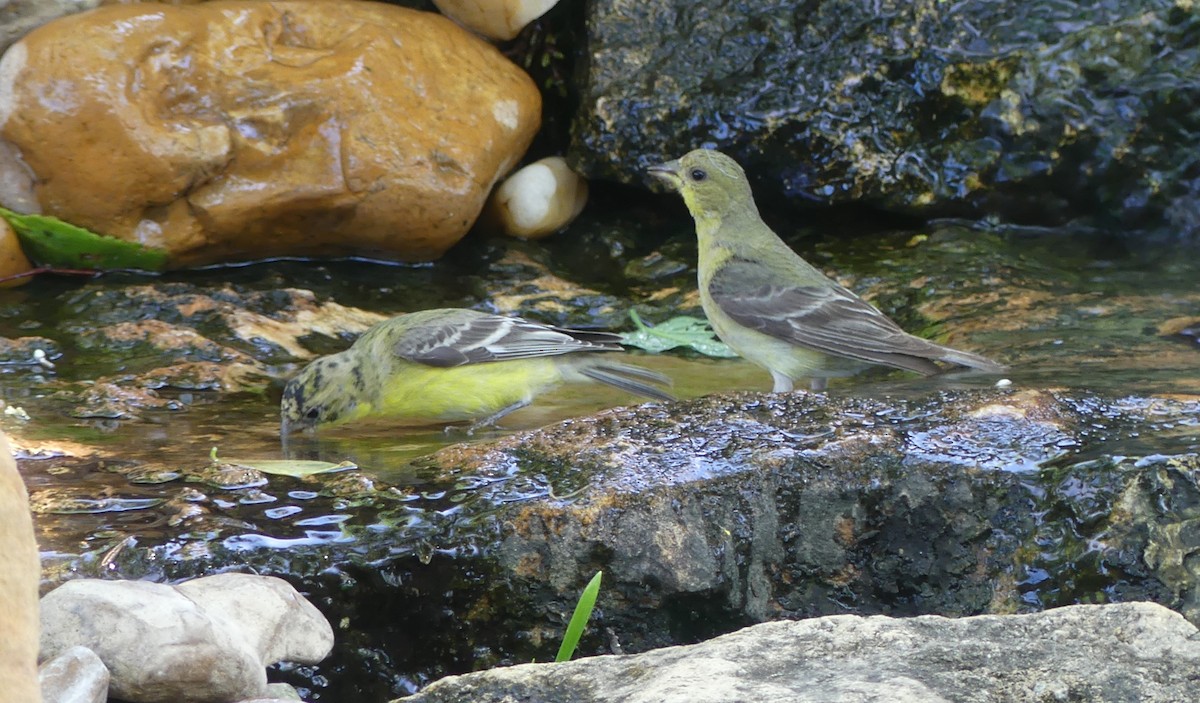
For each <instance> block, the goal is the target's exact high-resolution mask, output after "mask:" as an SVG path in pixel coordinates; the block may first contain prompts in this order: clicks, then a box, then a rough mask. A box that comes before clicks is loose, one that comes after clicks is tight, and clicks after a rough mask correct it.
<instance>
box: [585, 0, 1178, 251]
mask: <svg viewBox="0 0 1200 703" xmlns="http://www.w3.org/2000/svg"><path fill="white" fill-rule="evenodd" d="M588 7H589V16H588V19H587V22H588V46H587V49H586V52H585V68H584V72H583V73H584V79H583V82H582V88H581V97H580V100H579V105H580V108H579V110H578V112H577V114H576V117H575V121H574V132H573V136H574V140H573V144H572V150H571V156H572V158H573V160H574V162H575V164H576V165H577V166H578V167H579V168H580V169H582V171H583V172H584V173H585V174H586V175H587V176H589V177H591V178H603V179H610V180H616V181H620V182H623V183H640V182H642V179H643V177H644V176H643V171H644V168H645V167H646V166H647V165H649V164H651V163H654V162H658V161H661V160H663V159H664V158H668V157H675V156H678V155H680V154H682V153H684V152H686V151H688V150H690V149H692V148H695V147H699V146H716V147H719V148H723V149H724V150H726V151H729V152H730V153H731V154H732V155H733V156H734V157H735V158H738V159H739V160H740V161H742V163H743V164H744V165H746V166H747V167H748V168H749V171H750V172H751V174H752V175H753V176H754V177H755V178H757V179H758V181H759V182H758V183H757V184H756V186H757V188H758V191H759V193H760V195H761V196H762V199H764V200H767V199H769V198H770V197H771V196H785V197H787V198H789V199H792V200H793V201H795V202H797V203H801V204H803V203H812V204H832V203H858V204H872V205H874V206H876V207H879V208H884V209H887V210H890V211H892V212H903V213H913V214H919V215H922V216H928V215H934V214H948V213H949V214H970V215H972V216H979V215H982V214H991V213H995V214H999V215H1001V216H1002V217H1005V218H1008V219H1010V220H1012V221H1016V222H1024V223H1041V224H1047V223H1057V222H1062V221H1064V220H1066V219H1070V218H1073V217H1079V216H1092V215H1095V214H1096V213H1097V212H1105V213H1112V216H1113V217H1116V218H1118V219H1119V220H1120V221H1121V222H1122V223H1124V224H1135V223H1141V222H1147V221H1148V222H1153V223H1161V222H1163V221H1164V219H1169V220H1170V221H1172V222H1173V223H1175V224H1176V225H1177V226H1181V227H1184V228H1185V229H1188V230H1191V231H1193V232H1194V231H1195V223H1196V221H1197V220H1196V217H1195V213H1194V211H1195V207H1194V204H1193V203H1194V200H1195V199H1194V191H1195V185H1194V184H1195V182H1196V179H1197V177H1198V174H1197V172H1196V169H1195V164H1194V163H1193V160H1192V159H1191V156H1190V155H1191V154H1193V153H1194V152H1195V149H1196V148H1197V145H1198V144H1197V143H1198V141H1200V121H1198V120H1197V118H1196V112H1195V110H1194V109H1193V106H1194V105H1195V103H1196V101H1197V98H1198V94H1197V88H1196V84H1195V81H1193V80H1192V79H1191V76H1193V75H1195V73H1196V71H1197V70H1200V51H1197V49H1196V42H1195V36H1196V33H1197V28H1198V27H1200V18H1198V16H1197V15H1196V13H1194V12H1192V11H1191V10H1189V9H1187V8H1186V7H1185V6H1183V5H1179V4H1177V3H1173V2H1162V1H1161V0H1138V1H1137V2H1114V1H1112V0H1093V1H1090V2H1082V3H1058V2H1048V1H1046V2H1043V1H1039V2H1030V3H1022V4H1021V5H1020V6H1019V7H1015V8H1012V11H1011V12H1007V11H1006V12H1002V13H998V12H996V8H995V6H994V5H993V4H991V3H987V2H966V3H957V4H955V5H953V6H952V7H951V6H947V5H944V4H942V3H938V2H935V1H934V0H921V1H920V2H916V3H912V2H895V1H891V0H889V1H886V2H883V3H879V2H874V1H872V0H838V1H837V2H824V3H800V4H797V3H794V2H786V3H784V2H778V1H777V0H760V1H759V2H752V3H733V4H724V5H721V6H720V7H719V8H718V7H716V6H711V5H698V4H696V3H693V2H689V0H653V1H651V2H644V3H637V4H635V5H630V4H628V3H624V2H615V1H613V0H607V1H603V2H594V3H590V4H589V6H588Z"/></svg>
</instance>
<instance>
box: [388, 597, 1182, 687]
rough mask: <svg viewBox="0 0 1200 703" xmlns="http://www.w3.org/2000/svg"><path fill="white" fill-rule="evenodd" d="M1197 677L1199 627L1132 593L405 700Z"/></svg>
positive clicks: (700, 650)
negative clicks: (1132, 598)
mask: <svg viewBox="0 0 1200 703" xmlns="http://www.w3.org/2000/svg"><path fill="white" fill-rule="evenodd" d="M1197 676H1200V642H1198V641H1197V637H1196V627H1195V626H1194V625H1192V624H1190V623H1188V622H1186V621H1185V620H1184V619H1183V618H1181V617H1179V615H1178V614H1177V613H1173V612H1171V611H1169V610H1167V609H1165V608H1162V607H1160V606H1156V605H1153V604H1149V603H1127V604H1121V605H1106V606H1073V607H1068V608H1060V609H1057V610H1052V611H1049V612H1045V613H1036V614H1032V615H1020V616H1011V617H1002V616H994V615H984V616H978V617H972V618H963V619H958V620H954V619H947V618H942V617H937V616H922V617H917V618H906V619H892V618H887V617H881V616H875V617H869V618H862V617H857V616H853V615H837V616H831V617H826V618H816V619H811V620H802V621H800V622H774V623H768V624H762V625H755V626H753V627H748V628H746V629H744V630H741V631H739V632H735V633H733V634H729V635H724V636H722V637H718V638H716V639H713V640H709V641H707V642H703V643H700V644H694V645H690V646H686V647H672V648H669V649H658V650H653V651H650V652H646V653H644V654H638V655H632V656H623V657H594V658H589V659H584V660H581V661H574V662H568V663H564V664H524V665H520V666H514V667H511V668H504V669H493V670H491V671H484V672H479V673H475V674H468V675H466V676H455V677H450V678H448V679H444V680H442V681H438V682H437V683H435V684H433V685H432V686H430V687H429V688H427V689H425V690H424V691H422V692H420V693H419V694H417V695H415V696H412V697H409V698H405V699H403V700H405V701H409V702H410V703H468V702H469V703H493V702H494V703H501V702H507V701H514V700H520V701H527V702H528V703H550V702H551V701H553V702H555V703H561V702H566V701H571V702H572V703H599V702H601V701H613V702H617V701H620V702H621V703H643V702H644V703H651V702H654V703H676V702H678V703H688V702H690V701H695V700H697V695H700V696H702V698H701V700H705V701H782V700H788V701H796V702H801V703H816V702H818V701H831V700H836V701H841V702H842V703H869V702H874V701H883V700H886V701H892V702H894V703H943V702H947V701H968V700H1007V701H1068V700H1085V701H1094V702H1096V703H1101V702H1111V703H1125V702H1126V701H1143V702H1144V703H1149V702H1151V701H1154V702H1158V703H1168V702H1171V701H1181V700H1187V699H1188V698H1189V697H1190V696H1191V695H1193V694H1192V691H1193V685H1194V684H1193V682H1194V680H1195V679H1196V677H1197ZM701 691H702V692H703V693H700V694H698V692H701Z"/></svg>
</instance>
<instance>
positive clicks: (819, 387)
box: [808, 376, 829, 393]
mask: <svg viewBox="0 0 1200 703" xmlns="http://www.w3.org/2000/svg"><path fill="white" fill-rule="evenodd" d="M828 384H829V379H828V378H817V377H816V376H814V377H812V378H810V379H809V380H808V387H809V388H811V389H812V391H813V392H814V393H820V392H821V391H824V390H825V386H827V385H828Z"/></svg>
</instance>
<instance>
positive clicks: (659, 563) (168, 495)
mask: <svg viewBox="0 0 1200 703" xmlns="http://www.w3.org/2000/svg"><path fill="white" fill-rule="evenodd" d="M1197 427H1200V403H1198V402H1197V401H1195V400H1191V401H1188V400H1177V399H1171V398H1165V397H1163V398H1123V399H1113V398H1108V399H1106V398H1101V397H1096V396H1087V395H1080V394H1076V393H1069V392H1058V393H1052V392H1047V391H1024V392H1005V391H979V390H976V391H952V390H946V391H944V392H941V393H938V394H934V395H927V396H919V397H901V396H891V397H887V398H879V399H874V400H870V399H852V398H844V397H841V398H839V397H830V396H822V395H809V394H794V395H790V396H771V395H760V394H741V395H735V396H721V397H709V398H703V399H698V400H693V401H688V402H682V403H678V404H673V405H668V406H662V407H659V406H653V405H650V406H643V407H640V408H636V409H629V410H615V411H610V412H606V413H602V414H600V415H598V416H595V417H590V418H581V419H578V420H571V421H566V422H563V423H559V424H556V425H553V426H550V427H547V428H544V429H542V430H537V431H530V432H522V433H517V434H513V435H511V436H509V437H506V438H502V439H498V440H494V441H484V442H477V443H472V444H461V445H454V446H452V447H449V448H447V449H445V450H442V451H440V452H438V453H436V454H434V455H432V456H431V457H428V458H425V459H420V460H416V461H414V462H412V463H410V465H409V468H408V469H407V470H405V471H401V472H391V473H388V474H386V475H384V474H381V473H379V472H372V471H370V470H360V471H356V472H343V473H341V474H335V475H333V476H331V477H309V478H307V479H290V478H286V477H269V479H268V480H267V481H266V482H265V483H264V482H262V481H252V482H249V483H248V484H246V485H243V484H241V483H238V482H232V483H228V484H225V485H221V484H220V482H209V483H207V484H197V483H189V482H185V481H187V479H186V478H185V479H184V481H181V480H178V479H177V480H174V481H171V480H168V481H167V482H166V483H157V484H146V485H141V486H139V487H138V488H137V490H138V491H139V492H143V493H145V494H154V495H157V496H159V497H160V498H165V499H166V500H165V502H163V503H162V504H161V505H160V506H159V507H157V508H155V509H153V510H142V511H138V512H140V513H141V515H140V516H139V517H134V519H133V520H131V521H122V522H121V523H119V524H118V526H117V529H116V530H111V531H109V532H107V533H96V534H91V535H87V534H86V530H87V527H86V526H87V525H88V524H94V523H92V522H91V521H92V520H94V519H95V517H96V516H94V515H92V516H87V515H79V516H77V517H78V518H79V520H78V521H75V522H74V523H72V521H71V520H67V519H59V520H56V522H55V524H56V528H55V530H54V531H52V532H43V534H42V535H41V538H42V540H43V542H44V544H48V545H50V546H51V548H52V549H54V550H55V551H56V552H57V556H56V558H54V559H52V560H51V563H50V564H48V565H47V566H48V567H50V571H49V572H48V574H49V577H50V578H51V579H52V580H59V579H63V578H73V577H75V576H79V575H87V574H96V575H99V574H103V575H105V576H106V577H115V576H120V577H125V578H141V579H147V578H148V579H153V580H173V579H179V578H186V577H189V576H193V575H198V574H202V573H206V572H211V571H213V570H223V569H228V568H250V569H253V570H254V571H255V572H257V573H262V574H277V575H280V576H284V577H285V578H287V579H288V580H289V581H291V582H292V583H293V584H295V585H296V586H297V587H298V588H299V589H300V590H301V591H303V592H305V593H307V594H308V595H309V597H310V598H311V599H312V600H313V602H314V603H315V604H316V605H317V606H318V607H319V608H321V609H322V611H323V612H324V614H325V616H326V617H327V618H328V619H329V620H330V621H331V622H335V623H339V625H338V628H337V645H336V647H335V653H334V656H333V657H332V658H331V659H330V660H329V661H328V662H327V663H325V664H322V665H319V666H316V667H285V668H284V670H282V671H280V672H278V673H277V675H278V676H280V677H282V678H283V679H284V680H291V681H293V682H296V683H298V684H299V685H300V686H301V688H302V689H304V690H307V691H310V692H311V691H314V690H315V691H316V692H317V693H319V694H320V695H322V696H329V697H331V699H341V698H347V697H359V698H361V699H363V700H369V699H379V698H381V697H384V696H386V695H389V694H390V695H396V694H400V693H405V692H412V691H414V690H415V689H416V688H417V687H419V686H420V685H423V684H424V683H427V682H429V681H431V680H433V679H435V678H437V677H439V676H441V675H444V674H448V673H457V672H462V671H468V670H473V669H480V668H487V667H490V666H495V665H498V664H510V663H519V662H523V661H529V660H531V659H534V658H536V659H539V660H545V659H547V658H548V657H549V656H551V655H552V654H553V649H554V648H556V647H557V642H558V638H559V637H561V632H562V628H563V627H564V625H565V621H566V619H567V618H568V617H569V615H570V612H571V610H572V608H573V606H574V602H575V599H576V598H577V597H578V594H579V591H580V590H581V589H582V587H583V584H584V583H585V582H586V581H587V579H588V578H590V576H591V575H592V574H593V573H594V572H595V571H597V570H603V571H604V572H605V581H604V587H603V589H602V591H601V594H600V600H599V606H598V608H599V609H598V612H597V614H596V615H595V616H594V620H593V627H592V628H590V629H589V633H588V634H587V635H586V636H585V638H584V642H583V645H582V651H583V653H585V654H594V653H600V652H607V651H610V650H611V649H612V648H613V647H614V645H615V646H619V647H622V648H623V650H624V651H626V652H640V651H645V650H647V649H650V648H653V647H659V646H665V645H671V644H679V643H688V642H696V641H700V640H702V639H706V638H708V637H712V636H716V635H720V634H723V633H726V632H730V631H733V630H735V629H737V628H740V627H742V626H745V625H748V624H752V623H756V622H760V621H763V620H768V619H780V618H794V617H810V616H819V615H830V614H838V613H845V612H847V611H849V612H853V613H858V614H864V615H869V614H888V615H920V614H930V613H937V614H941V615H974V614H979V613H1016V612H1031V611H1038V610H1041V609H1043V608H1048V607H1052V606H1060V605H1069V604H1072V603H1077V602H1098V603H1105V602H1121V601H1130V600H1152V601H1157V602H1159V603H1162V604H1164V605H1167V606H1169V607H1172V608H1175V609H1178V610H1181V611H1182V612H1185V613H1190V612H1193V611H1194V610H1195V605H1194V603H1195V602H1196V598H1197V595H1196V594H1197V590H1196V580H1195V579H1194V578H1193V577H1192V576H1191V572H1190V569H1189V568H1188V566H1187V564H1189V563H1190V558H1191V557H1190V555H1191V553H1192V552H1193V551H1194V549H1195V547H1194V545H1193V544H1192V540H1190V539H1189V538H1188V537H1187V535H1188V534H1190V532H1189V531H1188V526H1189V525H1190V523H1191V522H1192V521H1194V515H1193V513H1194V512H1195V511H1196V510H1197V509H1200V508H1198V507H1197V506H1200V486H1198V484H1197V478H1196V477H1197V476H1200V470H1198V469H1197V461H1200V459H1198V457H1200V451H1198V448H1197V446H1196V440H1195V437H1196V435H1197V431H1196V430H1197ZM1148 436H1153V437H1154V441H1153V446H1154V449H1153V452H1149V451H1145V450H1143V449H1139V442H1140V441H1141V439H1140V438H1142V437H1148ZM984 447H987V448H990V449H988V450H987V451H983V450H982V449H981V448H984ZM308 450H312V451H317V452H319V446H318V447H315V448H308V449H305V448H298V451H301V452H303V451H308ZM358 459H359V462H360V465H366V466H370V464H371V460H370V455H363V456H360V457H358ZM43 461H51V462H53V461H54V460H43ZM70 463H71V462H63V461H61V460H60V461H59V462H58V465H60V466H62V467H64V469H65V467H66V466H67V465H69V464H70ZM27 468H28V470H30V471H32V472H33V473H35V474H38V473H42V472H43V471H44V470H46V469H48V468H49V465H48V464H40V465H39V464H38V462H31V463H30V464H27ZM75 470H76V471H79V472H81V473H80V476H81V477H82V476H87V475H90V474H93V473H94V472H95V471H96V470H97V467H95V466H94V465H92V466H88V465H87V463H86V462H81V463H79V464H77V465H76V469H75ZM186 474H187V475H188V476H195V477H196V478H198V476H197V475H196V474H195V473H194V472H186ZM191 480H193V481H194V480H195V478H192V479H191ZM110 485H111V486H112V488H113V491H114V493H115V494H117V495H121V494H126V495H127V494H128V492H129V491H130V490H131V488H132V486H130V485H129V484H127V483H126V481H125V480H123V479H121V478H120V477H119V475H113V476H112V478H111V479H110ZM122 486H124V487H122ZM33 492H34V494H35V497H36V494H37V492H38V489H37V487H36V482H35V486H34V491H33ZM66 517H69V516H66ZM131 517H133V516H131ZM72 524H74V527H72ZM168 525H171V527H169V528H168ZM81 530H83V532H81ZM72 544H76V545H85V544H86V545H87V547H86V548H85V550H84V551H78V547H74V548H71V549H68V547H69V546H70V545H72ZM70 551H74V552H75V553H74V555H72V554H70V553H69V552H70ZM313 676H318V678H317V679H316V680H318V681H320V682H321V683H319V684H314V683H313V680H314V679H312V678H311V677H313ZM351 681H353V682H354V683H352V684H351V683H349V682H351Z"/></svg>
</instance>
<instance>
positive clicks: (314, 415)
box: [304, 408, 321, 420]
mask: <svg viewBox="0 0 1200 703" xmlns="http://www.w3.org/2000/svg"><path fill="white" fill-rule="evenodd" d="M320 416H321V411H320V410H319V409H317V408H313V409H312V410H309V411H308V412H306V413H304V417H306V418H308V419H309V420H316V419H317V418H318V417H320Z"/></svg>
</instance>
